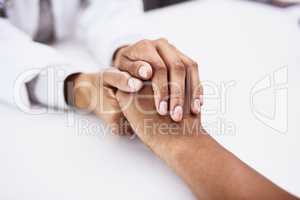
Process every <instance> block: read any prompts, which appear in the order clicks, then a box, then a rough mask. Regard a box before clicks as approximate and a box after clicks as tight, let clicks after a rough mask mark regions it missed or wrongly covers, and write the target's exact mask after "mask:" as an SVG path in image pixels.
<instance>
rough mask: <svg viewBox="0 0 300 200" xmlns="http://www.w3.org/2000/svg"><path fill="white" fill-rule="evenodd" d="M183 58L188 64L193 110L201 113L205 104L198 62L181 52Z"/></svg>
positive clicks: (186, 64)
mask: <svg viewBox="0 0 300 200" xmlns="http://www.w3.org/2000/svg"><path fill="white" fill-rule="evenodd" d="M180 55H181V59H182V61H183V62H184V64H185V66H187V76H188V78H187V81H188V82H189V85H190V99H191V100H190V103H191V112H192V113H194V114H199V113H200V112H201V106H202V105H203V87H202V85H201V82H200V78H199V69H198V64H197V63H196V62H194V61H193V60H192V59H190V58H188V57H187V56H185V55H184V54H180Z"/></svg>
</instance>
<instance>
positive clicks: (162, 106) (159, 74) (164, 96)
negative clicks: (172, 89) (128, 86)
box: [145, 46, 169, 115]
mask: <svg viewBox="0 0 300 200" xmlns="http://www.w3.org/2000/svg"><path fill="white" fill-rule="evenodd" d="M145 61H146V62H148V63H149V64H150V65H151V66H152V67H153V70H154V75H153V77H152V88H153V92H154V101H155V106H156V110H157V112H158V113H159V114H160V115H167V114H168V99H169V89H168V72H167V66H166V65H165V63H164V61H163V60H162V59H161V57H160V55H159V54H158V52H157V50H156V48H155V47H154V46H153V47H149V48H148V53H147V56H146V57H145Z"/></svg>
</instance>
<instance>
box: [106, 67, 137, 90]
mask: <svg viewBox="0 0 300 200" xmlns="http://www.w3.org/2000/svg"><path fill="white" fill-rule="evenodd" d="M102 80H103V84H104V85H106V86H110V87H115V88H117V89H119V90H121V91H124V92H137V91H139V90H140V89H141V88H142V86H143V82H142V81H140V80H139V79H136V78H134V77H132V76H130V74H128V73H127V72H122V71H119V70H118V69H114V68H110V69H108V70H105V71H104V72H103V73H102Z"/></svg>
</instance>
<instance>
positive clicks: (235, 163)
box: [152, 134, 297, 199]
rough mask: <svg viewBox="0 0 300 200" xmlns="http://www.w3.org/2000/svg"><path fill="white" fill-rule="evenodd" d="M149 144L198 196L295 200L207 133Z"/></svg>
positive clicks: (204, 197) (175, 137)
mask: <svg viewBox="0 0 300 200" xmlns="http://www.w3.org/2000/svg"><path fill="white" fill-rule="evenodd" d="M161 146H164V148H161ZM152 147H153V148H154V149H153V151H154V152H155V153H157V154H158V156H160V157H161V158H162V159H163V160H165V161H166V162H167V164H168V165H169V166H170V167H171V168H173V170H175V172H176V173H177V174H178V175H179V176H180V177H181V178H182V179H183V180H184V181H185V182H186V183H187V184H188V185H189V187H190V188H191V189H192V190H193V192H194V193H195V194H196V196H197V197H198V198H199V199H297V198H296V197H293V196H291V195H290V194H288V193H287V192H285V191H284V190H282V189H280V188H279V187H277V186H276V185H274V184H273V183H272V182H270V181H269V180H267V179H266V178H264V177H263V176H262V175H260V174H259V173H257V172H256V171H254V170H253V169H251V168H250V167H249V166H247V165H246V164H244V163H243V162H242V161H240V160H239V159H238V158H237V157H235V156H234V155H233V154H232V153H230V152H229V151H227V150H226V149H224V148H223V147H222V146H221V145H219V144H218V143H217V142H216V141H215V140H214V139H213V138H212V137H210V136H209V135H207V134H198V135H197V136H170V138H169V140H168V141H167V138H165V139H162V140H161V141H160V145H156V146H152Z"/></svg>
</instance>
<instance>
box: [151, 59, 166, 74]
mask: <svg viewBox="0 0 300 200" xmlns="http://www.w3.org/2000/svg"><path fill="white" fill-rule="evenodd" d="M154 66H155V70H156V71H159V72H164V71H167V67H166V66H165V65H164V63H162V62H161V61H155V62H154Z"/></svg>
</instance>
